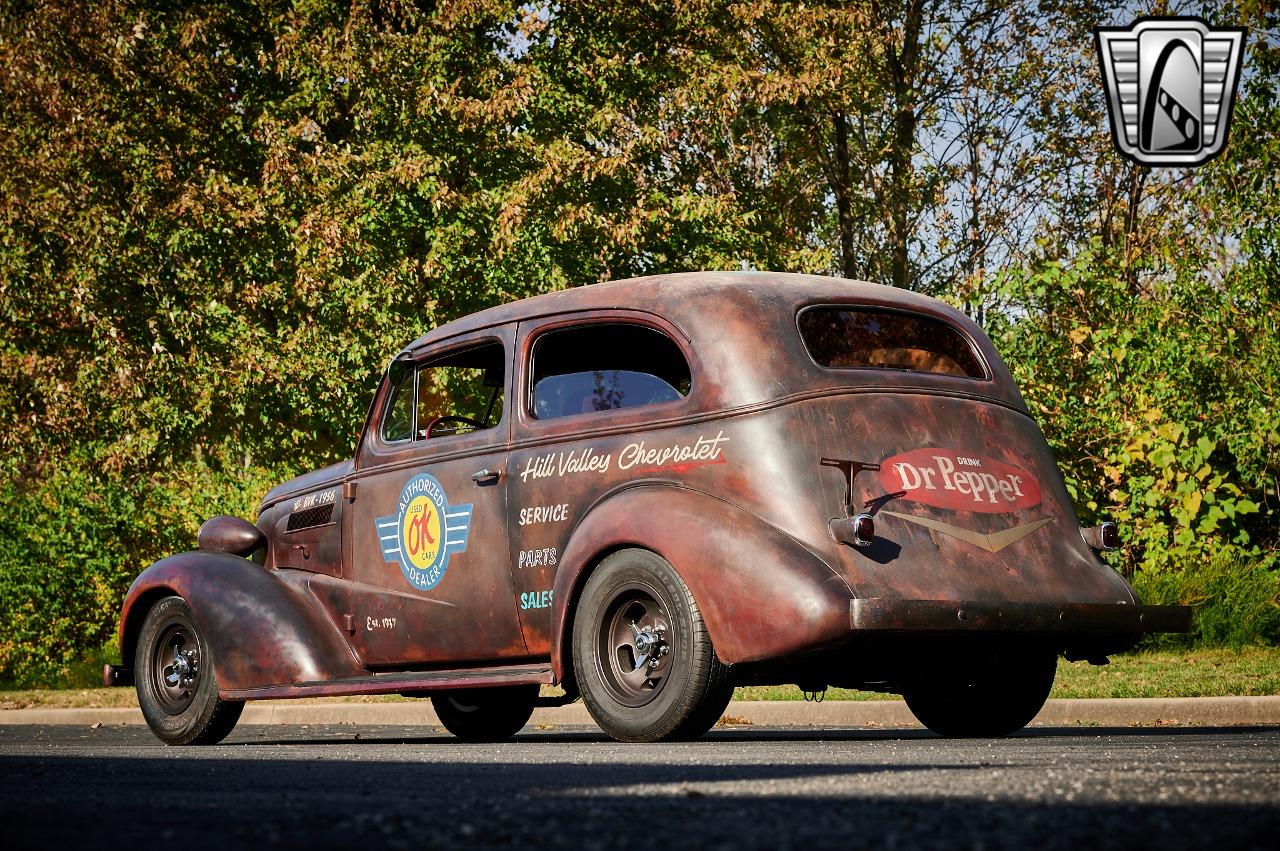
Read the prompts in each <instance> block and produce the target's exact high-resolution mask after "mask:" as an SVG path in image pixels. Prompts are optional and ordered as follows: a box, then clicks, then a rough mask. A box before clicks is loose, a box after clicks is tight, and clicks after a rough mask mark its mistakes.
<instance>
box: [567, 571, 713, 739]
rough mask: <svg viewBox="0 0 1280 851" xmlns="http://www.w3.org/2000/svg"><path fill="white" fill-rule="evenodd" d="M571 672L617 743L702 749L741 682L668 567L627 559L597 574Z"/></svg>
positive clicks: (579, 623)
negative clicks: (674, 742)
mask: <svg viewBox="0 0 1280 851" xmlns="http://www.w3.org/2000/svg"><path fill="white" fill-rule="evenodd" d="M573 666H574V673H575V675H576V677H577V682H578V688H579V690H580V691H581V692H582V699H583V702H584V703H585V704H586V706H587V710H588V711H589V712H590V713H591V717H592V718H594V719H595V720H596V723H597V724H599V725H600V727H601V728H602V729H603V730H604V731H605V732H606V733H608V734H609V735H610V736H612V737H613V738H615V739H618V740H620V741H624V742H655V741H661V740H667V739H694V738H697V737H698V736H701V735H702V734H703V733H705V732H707V730H709V729H711V727H712V726H713V725H714V724H715V723H716V721H717V720H718V719H719V718H720V715H721V714H722V713H723V712H724V710H725V707H726V706H728V705H729V698H730V697H731V696H732V695H733V682H732V679H731V671H730V668H729V666H728V665H725V664H724V663H722V662H721V661H720V660H719V658H717V657H716V652H715V648H714V647H712V645H711V636H710V635H709V634H708V633H707V628H706V624H705V623H703V620H702V614H701V612H700V611H699V610H698V604H697V603H696V602H695V601H694V599H693V595H692V594H691V593H689V589H688V587H687V586H686V585H685V584H684V582H683V581H682V580H681V579H680V575H679V574H678V573H676V571H675V568H673V567H672V566H671V565H670V564H668V563H667V561H666V560H665V559H663V558H661V557H660V556H658V555H656V554H655V553H652V552H649V551H648V550H621V551H619V552H616V553H614V554H613V555H610V556H609V557H608V558H606V559H605V560H604V561H602V562H601V563H600V565H599V566H598V567H597V568H596V569H595V571H594V572H593V573H592V574H591V577H590V578H589V579H588V580H587V584H586V585H585V587H584V588H583V590H582V596H581V597H580V598H579V601H578V605H577V608H576V609H575V611H574V620H573Z"/></svg>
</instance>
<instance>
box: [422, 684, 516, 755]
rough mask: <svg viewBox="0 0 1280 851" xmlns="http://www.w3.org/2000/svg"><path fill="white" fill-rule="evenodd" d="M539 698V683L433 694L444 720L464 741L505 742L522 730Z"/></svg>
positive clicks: (436, 708)
mask: <svg viewBox="0 0 1280 851" xmlns="http://www.w3.org/2000/svg"><path fill="white" fill-rule="evenodd" d="M537 698H538V687H537V686H536V685H535V686H502V687H499V688H476V689H458V690H456V691H442V692H437V693H436V694H433V695H431V705H432V707H433V708H434V709H435V710H436V715H437V716H438V717H439V718H440V723H441V724H443V725H444V728H445V729H446V730H448V731H449V732H450V733H453V734H454V735H455V736H457V737H458V738H459V739H462V740H463V741H464V742H503V741H506V740H507V739H509V738H511V737H512V736H514V735H515V734H516V733H519V732H520V730H521V729H522V728H523V727H524V725H525V724H528V723H529V716H531V715H533V702H534V701H535V700H537Z"/></svg>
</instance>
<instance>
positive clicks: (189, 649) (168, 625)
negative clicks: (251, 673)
mask: <svg viewBox="0 0 1280 851" xmlns="http://www.w3.org/2000/svg"><path fill="white" fill-rule="evenodd" d="M179 656H181V661H180V660H179V658H178V657H179ZM179 664H181V665H184V666H185V669H182V670H179V668H178V665H179ZM214 664H215V660H214V658H213V653H212V651H211V650H210V648H209V644H208V642H207V641H205V639H204V636H202V635H201V634H200V630H199V629H198V628H197V627H196V622H195V618H194V617H192V614H191V607H190V606H188V605H187V601H186V600H184V599H182V598H181V597H165V598H164V599H163V600H161V601H160V602H158V603H156V604H155V605H154V606H152V607H151V610H150V611H149V612H147V618H146V620H145V621H143V623H142V632H141V633H139V635H138V648H137V650H136V651H135V653H134V657H133V670H134V683H135V688H136V689H137V691H138V705H139V706H141V707H142V716H143V717H144V718H145V719H146V721H147V726H148V727H150V728H151V732H153V733H155V734H156V736H157V738H159V739H160V741H162V742H164V743H165V744H168V745H212V744H217V743H218V742H220V741H222V740H223V739H225V738H226V737H227V734H229V733H230V732H231V730H232V728H234V727H235V726H236V722H237V721H239V720H240V713H241V712H242V711H243V710H244V701H242V700H222V699H221V698H219V697H218V679H217V676H216V673H215V668H214Z"/></svg>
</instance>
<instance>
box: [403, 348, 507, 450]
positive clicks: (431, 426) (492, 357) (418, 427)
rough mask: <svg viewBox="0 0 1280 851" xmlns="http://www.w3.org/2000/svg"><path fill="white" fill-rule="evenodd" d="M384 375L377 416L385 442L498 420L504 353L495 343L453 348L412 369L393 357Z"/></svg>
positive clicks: (457, 431) (485, 426)
mask: <svg viewBox="0 0 1280 851" xmlns="http://www.w3.org/2000/svg"><path fill="white" fill-rule="evenodd" d="M390 380H391V382H392V390H391V396H390V398H389V399H388V401H387V408H386V415H385V416H384V418H383V421H382V438H383V440H386V441H388V442H393V441H400V440H409V439H410V438H411V437H412V438H413V439H415V440H427V439H431V438H439V437H447V436H450V435H455V434H467V433H470V432H473V431H481V430H483V429H490V428H493V427H494V426H496V425H498V423H500V422H501V421H502V408H503V401H504V399H503V397H504V389H505V386H506V357H505V354H504V350H503V347H502V344H501V343H487V344H485V345H483V346H477V347H476V348H471V349H465V350H463V351H461V352H454V353H451V354H448V355H445V356H444V357H442V358H438V359H436V360H433V361H430V362H428V363H426V364H423V365H422V366H419V367H417V368H416V369H414V368H413V367H411V366H408V365H405V364H404V363H403V362H401V361H397V362H395V363H393V364H392V365H391V371H390ZM415 401H416V404H415Z"/></svg>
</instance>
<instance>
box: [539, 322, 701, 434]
mask: <svg viewBox="0 0 1280 851" xmlns="http://www.w3.org/2000/svg"><path fill="white" fill-rule="evenodd" d="M688 393H689V364H688V363H687V362H686V361H685V359H684V355H683V354H682V353H681V351H680V347H679V346H677V345H676V344H675V343H674V342H673V341H672V340H671V339H670V338H668V337H667V336H666V335H665V334H663V333H662V332H660V331H656V330H654V329H652V328H647V327H645V326H643V325H627V324H622V323H608V324H599V325H585V326H577V327H572V328H563V329H559V330H556V331H549V332H547V333H546V334H544V335H543V336H541V337H539V338H538V341H537V344H536V345H535V346H534V349H533V387H532V394H531V396H532V398H531V401H532V406H531V407H532V413H533V415H534V416H535V417H537V418H538V419H540V420H549V419H555V418H556V417H569V416H574V415H576V414H590V413H595V412H599V411H612V410H617V409H619V408H636V407H641V406H644V405H656V404H659V403H661V402H674V401H676V400H677V399H681V398H683V397H684V396H686V395H688Z"/></svg>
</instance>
